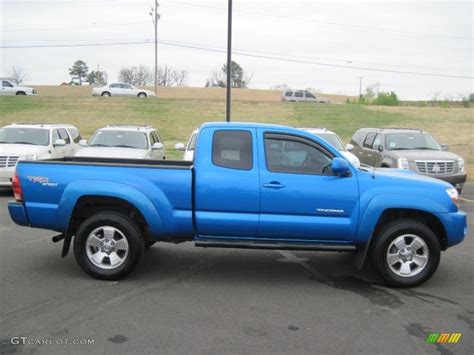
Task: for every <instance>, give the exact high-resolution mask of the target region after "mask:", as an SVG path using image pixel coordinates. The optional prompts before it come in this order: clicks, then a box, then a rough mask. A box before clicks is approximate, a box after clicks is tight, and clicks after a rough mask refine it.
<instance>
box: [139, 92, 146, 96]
mask: <svg viewBox="0 0 474 355" xmlns="http://www.w3.org/2000/svg"><path fill="white" fill-rule="evenodd" d="M146 96H147V95H146V94H145V93H144V92H141V93H139V94H138V97H146Z"/></svg>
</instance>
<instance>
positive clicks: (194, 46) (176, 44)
mask: <svg viewBox="0 0 474 355" xmlns="http://www.w3.org/2000/svg"><path fill="white" fill-rule="evenodd" d="M152 43H153V42H152V41H150V40H144V41H143V40H142V41H131V42H108V43H83V44H54V45H13V46H11V45H7V46H5V45H2V46H0V48H3V49H20V48H21V49H24V48H73V47H98V46H122V45H140V44H152ZM158 43H160V44H163V45H168V46H173V47H179V48H188V49H196V50H202V51H208V52H216V53H226V50H225V49H218V48H209V47H206V46H203V45H199V44H186V43H182V42H181V43H180V42H173V41H163V40H161V41H158ZM234 54H236V55H240V56H245V57H252V58H260V59H269V60H275V61H282V62H289V63H300V64H311V65H318V66H325V67H333V68H344V69H353V70H354V69H356V70H367V71H374V72H383V73H393V74H405V75H416V76H428V77H440V78H454V79H474V77H473V76H466V75H449V74H436V73H425V72H416V71H402V70H391V69H380V68H372V67H364V66H350V65H344V64H333V63H322V62H315V61H308V60H297V59H290V58H282V57H276V56H269V55H258V54H251V53H248V52H245V51H242V50H239V51H234Z"/></svg>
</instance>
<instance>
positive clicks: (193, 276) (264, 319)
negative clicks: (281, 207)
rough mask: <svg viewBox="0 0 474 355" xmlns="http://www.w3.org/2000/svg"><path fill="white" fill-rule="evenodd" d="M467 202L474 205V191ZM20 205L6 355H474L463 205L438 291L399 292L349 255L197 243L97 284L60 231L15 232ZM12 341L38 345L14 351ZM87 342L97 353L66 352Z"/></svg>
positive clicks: (154, 254) (473, 264) (167, 250)
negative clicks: (64, 248)
mask: <svg viewBox="0 0 474 355" xmlns="http://www.w3.org/2000/svg"><path fill="white" fill-rule="evenodd" d="M463 197H464V198H465V199H468V200H471V201H472V200H474V184H470V185H468V186H466V188H465V191H464V193H463ZM10 198H11V197H10V196H9V195H8V194H5V193H3V194H2V196H1V197H0V260H1V261H0V262H1V264H0V274H1V305H0V309H1V314H0V319H1V320H0V327H1V328H0V333H1V336H2V338H1V339H0V340H2V342H1V347H0V352H1V353H2V354H3V353H15V352H18V353H20V352H26V353H35V354H63V353H71V354H75V353H85V352H93V353H120V354H121V353H127V354H142V353H143V354H175V353H177V354H184V353H188V354H189V353H200V354H209V353H213V354H222V353H241V354H250V353H272V354H275V353H278V354H283V353H284V354H289V353H291V354H296V353H298V354H300V353H301V354H303V353H312V354H317V353H320V354H321V353H338V354H341V353H353V352H355V353H364V354H382V353H387V354H400V353H405V354H415V353H416V354H417V353H421V354H424V353H434V354H436V353H441V354H451V353H453V354H462V353H465V354H468V353H472V349H473V348H474V342H473V334H474V297H473V285H474V282H473V270H474V259H473V257H472V256H473V255H474V241H473V238H472V237H473V235H472V230H473V223H472V222H473V217H474V203H473V202H467V201H463V203H462V209H463V210H464V211H466V212H467V213H468V214H469V217H468V218H469V227H470V235H469V236H468V237H467V238H466V240H465V241H464V243H463V244H461V245H459V246H456V247H454V248H452V249H450V250H448V251H447V252H444V253H443V254H442V258H441V265H440V267H439V269H438V271H437V273H436V274H435V276H434V277H433V278H432V279H431V280H430V281H429V282H428V283H426V284H425V285H423V286H421V287H418V288H415V289H408V290H396V289H389V288H386V287H384V286H383V285H381V281H380V279H379V278H378V277H377V275H376V274H375V273H374V272H373V271H371V270H370V268H366V269H365V270H363V271H361V272H357V271H355V269H354V267H353V263H354V256H352V255H350V254H344V253H319V252H286V251H283V252H279V251H251V250H250V251H249V250H234V249H201V248H195V247H194V246H193V245H192V244H191V243H188V244H181V245H170V244H164V243H163V244H158V245H155V246H154V247H152V248H151V249H150V250H149V251H148V252H147V254H146V256H145V260H144V262H143V264H142V265H141V266H140V268H139V269H138V270H137V272H135V273H134V274H133V275H132V276H131V277H130V278H129V279H127V280H124V281H120V282H104V281H98V280H95V279H92V278H90V277H89V276H87V275H86V274H85V273H84V272H82V270H81V269H80V268H79V266H78V265H77V264H76V262H75V260H74V257H73V255H72V253H70V254H69V255H68V256H67V257H66V258H65V259H61V257H60V248H61V245H60V244H53V243H52V242H51V241H50V238H51V236H53V235H54V233H53V232H48V231H42V230H34V229H29V228H21V227H18V226H16V225H14V224H13V223H12V222H11V221H10V218H9V216H8V212H7V209H6V203H7V201H8V200H9V199H10ZM431 332H437V333H440V332H452V333H454V332H456V333H459V332H460V333H462V334H463V336H462V338H461V341H460V342H459V343H458V344H443V345H439V344H438V345H435V344H427V343H426V342H425V338H426V336H427V334H428V333H431ZM12 337H28V342H30V343H33V344H29V345H23V344H22V342H21V341H14V342H15V344H12V341H11V338H12ZM15 339H16V338H15ZM37 339H39V340H40V342H44V341H46V342H48V343H49V344H38V340H37ZM84 339H86V340H87V339H88V340H90V339H92V341H93V344H82V345H81V344H65V342H72V341H74V340H76V341H77V340H80V341H83V340H84ZM20 340H21V339H20ZM17 343H18V344H17ZM469 349H471V350H469Z"/></svg>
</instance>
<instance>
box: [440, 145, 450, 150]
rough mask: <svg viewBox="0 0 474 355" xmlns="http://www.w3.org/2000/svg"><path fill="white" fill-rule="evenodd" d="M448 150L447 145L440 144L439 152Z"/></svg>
mask: <svg viewBox="0 0 474 355" xmlns="http://www.w3.org/2000/svg"><path fill="white" fill-rule="evenodd" d="M448 149H449V145H447V144H441V150H442V151H445V152H447V151H448Z"/></svg>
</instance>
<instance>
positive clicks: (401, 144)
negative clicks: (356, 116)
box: [351, 128, 467, 193]
mask: <svg viewBox="0 0 474 355" xmlns="http://www.w3.org/2000/svg"><path fill="white" fill-rule="evenodd" d="M351 144H353V146H354V150H353V152H354V154H355V155H357V156H358V157H359V159H360V161H361V163H362V164H367V165H372V166H376V167H386V168H398V169H407V170H411V171H414V172H416V173H418V174H422V175H428V176H431V177H434V178H437V179H441V180H444V181H447V182H449V183H450V184H452V185H454V186H455V187H456V188H457V189H458V191H459V193H461V191H462V188H463V185H464V183H465V181H466V176H467V175H466V171H465V168H464V159H463V158H462V157H460V156H459V155H457V154H454V153H450V152H448V151H447V150H448V146H447V145H440V144H439V143H438V142H436V140H435V139H434V138H433V136H431V135H430V134H429V133H428V132H425V131H423V130H420V129H410V128H386V129H377V128H363V129H360V130H358V131H357V132H355V133H354V136H353V137H352V139H351Z"/></svg>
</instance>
